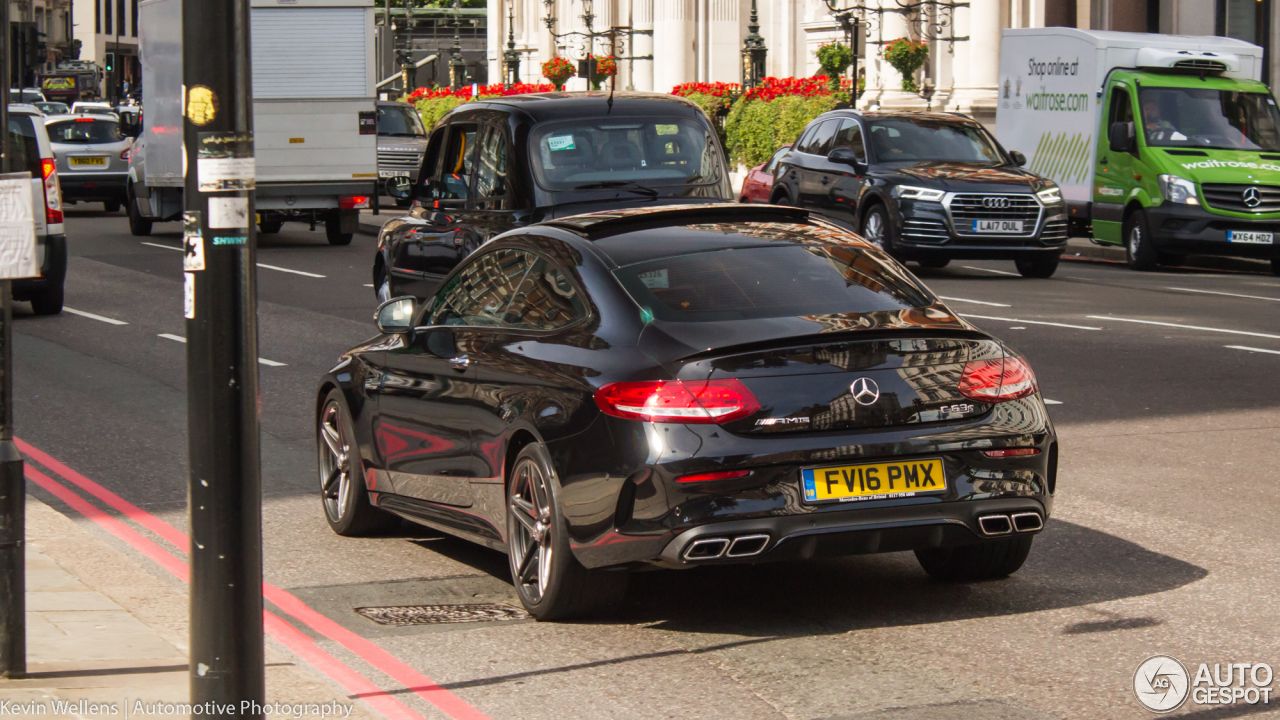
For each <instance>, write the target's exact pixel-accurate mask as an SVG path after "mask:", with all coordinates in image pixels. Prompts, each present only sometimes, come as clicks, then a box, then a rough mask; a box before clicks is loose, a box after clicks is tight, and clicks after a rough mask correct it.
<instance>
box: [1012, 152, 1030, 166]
mask: <svg viewBox="0 0 1280 720" xmlns="http://www.w3.org/2000/svg"><path fill="white" fill-rule="evenodd" d="M1009 159H1010V160H1012V161H1013V164H1014V165H1017V166H1018V167H1022V166H1024V165H1026V164H1027V156H1026V155H1023V154H1022V153H1020V152H1018V151H1017V150H1011V151H1010V152H1009Z"/></svg>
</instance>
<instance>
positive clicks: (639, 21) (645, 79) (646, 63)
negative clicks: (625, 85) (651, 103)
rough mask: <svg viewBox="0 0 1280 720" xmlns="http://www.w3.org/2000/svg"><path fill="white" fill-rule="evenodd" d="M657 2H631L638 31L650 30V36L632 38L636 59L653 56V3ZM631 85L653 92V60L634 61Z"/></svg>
mask: <svg viewBox="0 0 1280 720" xmlns="http://www.w3.org/2000/svg"><path fill="white" fill-rule="evenodd" d="M654 2H655V0H631V23H632V25H634V26H635V29H636V30H648V31H650V33H649V34H641V33H636V34H635V35H632V36H631V53H630V54H631V55H635V56H636V57H644V56H646V55H649V56H652V55H653V54H654V52H653V51H654V44H653V34H652V32H653V3H654ZM632 72H633V73H634V75H633V76H632V78H631V85H632V87H633V88H635V89H636V90H646V91H648V90H653V60H636V61H634V65H633V69H632Z"/></svg>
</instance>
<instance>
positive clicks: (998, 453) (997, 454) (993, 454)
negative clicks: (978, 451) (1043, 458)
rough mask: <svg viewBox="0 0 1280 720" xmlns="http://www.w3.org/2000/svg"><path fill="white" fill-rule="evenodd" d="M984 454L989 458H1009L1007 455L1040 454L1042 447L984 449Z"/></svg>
mask: <svg viewBox="0 0 1280 720" xmlns="http://www.w3.org/2000/svg"><path fill="white" fill-rule="evenodd" d="M982 454H983V455H986V456H987V457H989V458H1007V457H1023V456H1024V455H1039V454H1040V448H1005V449H1003V450H983V451H982Z"/></svg>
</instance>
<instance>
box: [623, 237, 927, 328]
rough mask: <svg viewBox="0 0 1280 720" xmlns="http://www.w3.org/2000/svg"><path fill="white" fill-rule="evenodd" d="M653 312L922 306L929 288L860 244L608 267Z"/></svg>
mask: <svg viewBox="0 0 1280 720" xmlns="http://www.w3.org/2000/svg"><path fill="white" fill-rule="evenodd" d="M614 274H615V275H616V276H617V278H618V279H619V280H620V281H621V282H622V285H623V287H625V288H626V289H627V292H628V293H630V295H631V297H632V298H634V299H635V301H636V303H637V304H638V305H640V306H641V307H642V308H647V309H649V310H650V311H651V312H652V313H653V314H654V316H655V317H657V318H658V319H659V320H669V321H677V322H715V321H723V320H754V319H761V318H772V317H795V316H802V315H827V314H842V313H866V312H875V311H879V310H903V309H907V308H916V307H924V306H927V305H930V304H932V303H933V302H934V298H933V296H932V294H930V293H929V291H928V290H926V289H924V287H923V286H921V285H920V284H919V283H917V282H916V281H915V280H914V279H913V278H912V277H911V276H910V275H909V274H907V273H906V272H905V271H903V270H902V269H901V268H900V267H899V266H897V265H896V264H895V263H894V262H893V261H892V260H888V259H886V258H884V257H881V256H880V255H878V254H873V253H872V252H870V251H868V250H866V249H864V248H862V247H858V246H856V245H846V246H818V245H778V246H777V247H764V248H746V249H734V250H720V251H715V252H704V253H697V254H693V255H680V256H676V257H670V258H665V259H662V260H654V261H650V262H644V263H637V264H635V265H630V266H627V267H624V268H619V269H618V270H615V271H614Z"/></svg>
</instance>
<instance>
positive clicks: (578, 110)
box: [449, 90, 698, 122]
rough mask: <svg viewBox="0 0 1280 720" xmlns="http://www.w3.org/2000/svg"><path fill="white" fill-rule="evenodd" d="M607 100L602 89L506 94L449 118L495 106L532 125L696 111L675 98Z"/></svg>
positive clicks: (635, 95)
mask: <svg viewBox="0 0 1280 720" xmlns="http://www.w3.org/2000/svg"><path fill="white" fill-rule="evenodd" d="M609 97H610V94H609V93H608V92H606V91H603V90H592V91H589V92H547V93H530V94H528V95H508V96H506V97H496V98H490V99H488V100H483V101H480V102H477V103H467V104H465V105H460V106H458V108H456V109H455V110H453V111H451V112H450V113H449V115H455V114H457V113H462V112H466V111H468V110H471V109H473V108H474V109H494V108H495V107H496V108H500V109H510V110H519V111H521V112H523V113H524V114H526V115H528V116H529V118H530V119H532V120H533V121H534V122H546V121H550V120H574V119H581V118H584V117H607V116H609V115H657V114H663V113H671V112H674V111H680V112H684V113H689V114H694V113H696V112H697V111H698V106H697V105H695V104H694V103H693V102H692V101H690V100H686V99H684V98H682V97H679V96H676V95H666V94H663V93H646V92H618V93H613V95H612V97H613V102H612V104H610V102H609Z"/></svg>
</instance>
